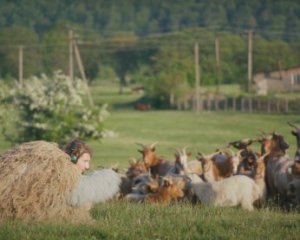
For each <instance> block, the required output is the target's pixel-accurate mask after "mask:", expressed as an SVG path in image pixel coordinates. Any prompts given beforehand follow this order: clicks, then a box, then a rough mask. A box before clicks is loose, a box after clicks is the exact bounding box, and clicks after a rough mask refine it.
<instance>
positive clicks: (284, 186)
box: [261, 132, 292, 203]
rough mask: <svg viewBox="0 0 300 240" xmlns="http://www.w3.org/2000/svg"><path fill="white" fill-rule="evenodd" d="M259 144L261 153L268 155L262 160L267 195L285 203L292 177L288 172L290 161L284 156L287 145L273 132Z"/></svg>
mask: <svg viewBox="0 0 300 240" xmlns="http://www.w3.org/2000/svg"><path fill="white" fill-rule="evenodd" d="M261 142H262V153H263V154H265V153H269V155H267V156H266V157H265V158H264V160H265V164H266V183H267V189H268V195H269V196H270V197H279V198H280V200H282V203H286V201H287V190H288V186H289V182H290V181H291V180H292V175H291V174H290V173H289V171H288V169H289V168H290V167H291V165H292V161H291V159H290V158H289V157H288V156H287V155H286V154H285V151H286V149H287V148H288V147H289V145H288V143H287V142H286V141H285V140H284V138H283V136H282V135H280V134H278V133H275V132H273V133H271V134H268V135H265V136H264V137H263V138H262V140H261Z"/></svg>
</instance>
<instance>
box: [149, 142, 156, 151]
mask: <svg viewBox="0 0 300 240" xmlns="http://www.w3.org/2000/svg"><path fill="white" fill-rule="evenodd" d="M156 144H158V142H154V143H152V144H151V145H150V148H151V149H152V148H154V147H155V145H156Z"/></svg>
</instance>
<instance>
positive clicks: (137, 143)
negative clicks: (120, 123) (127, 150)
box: [135, 142, 147, 149]
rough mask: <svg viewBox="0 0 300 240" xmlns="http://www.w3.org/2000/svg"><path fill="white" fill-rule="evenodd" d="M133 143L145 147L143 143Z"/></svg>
mask: <svg viewBox="0 0 300 240" xmlns="http://www.w3.org/2000/svg"><path fill="white" fill-rule="evenodd" d="M135 144H137V145H139V146H141V147H142V148H143V149H145V148H147V147H146V146H145V145H144V144H142V143H138V142H136V143H135Z"/></svg>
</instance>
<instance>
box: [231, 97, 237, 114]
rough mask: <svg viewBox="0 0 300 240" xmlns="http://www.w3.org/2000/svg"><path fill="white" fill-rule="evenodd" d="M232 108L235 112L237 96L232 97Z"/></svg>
mask: <svg viewBox="0 0 300 240" xmlns="http://www.w3.org/2000/svg"><path fill="white" fill-rule="evenodd" d="M232 110H233V111H234V112H236V98H235V97H233V98H232Z"/></svg>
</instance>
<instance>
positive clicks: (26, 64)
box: [0, 26, 42, 79]
mask: <svg viewBox="0 0 300 240" xmlns="http://www.w3.org/2000/svg"><path fill="white" fill-rule="evenodd" d="M0 32H1V34H0V42H1V44H2V47H0V76H1V77H4V76H7V75H11V76H13V77H14V78H16V79H17V78H18V69H19V59H18V58H19V47H20V46H23V71H24V77H28V76H30V75H34V74H37V73H38V72H40V71H41V68H42V65H41V55H40V51H39V48H38V36H37V35H36V33H35V32H34V31H33V30H31V29H28V28H25V27H19V26H14V27H10V28H2V29H0Z"/></svg>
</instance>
